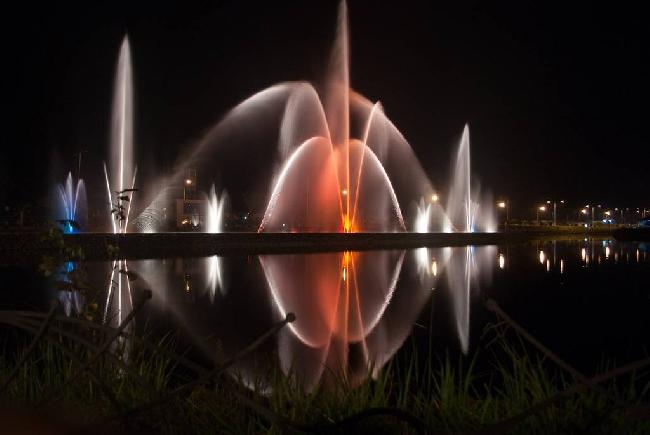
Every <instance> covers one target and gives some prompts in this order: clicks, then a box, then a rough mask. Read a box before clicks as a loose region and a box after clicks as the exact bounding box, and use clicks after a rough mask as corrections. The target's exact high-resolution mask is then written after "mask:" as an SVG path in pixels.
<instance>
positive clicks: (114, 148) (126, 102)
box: [104, 36, 137, 234]
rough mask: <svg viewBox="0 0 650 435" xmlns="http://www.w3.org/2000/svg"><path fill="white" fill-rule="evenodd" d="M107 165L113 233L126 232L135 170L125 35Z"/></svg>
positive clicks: (116, 87) (105, 172)
mask: <svg viewBox="0 0 650 435" xmlns="http://www.w3.org/2000/svg"><path fill="white" fill-rule="evenodd" d="M109 165H110V166H109V167H108V168H107V166H106V163H104V175H105V177H106V188H107V191H108V204H109V210H110V214H111V221H112V228H113V233H116V234H117V233H126V231H127V226H128V223H129V213H130V211H131V202H132V200H133V189H134V187H135V177H136V172H137V168H136V167H135V166H134V164H133V84H132V72H131V50H130V47H129V39H128V37H126V36H125V37H124V40H123V41H122V45H121V47H120V54H119V58H118V62H117V70H116V73H115V89H114V93H113V114H112V120H111V142H110V155H109ZM124 203H127V205H126V206H124Z"/></svg>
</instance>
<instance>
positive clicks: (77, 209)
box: [55, 172, 87, 234]
mask: <svg viewBox="0 0 650 435" xmlns="http://www.w3.org/2000/svg"><path fill="white" fill-rule="evenodd" d="M56 191H57V197H56V199H57V204H56V212H55V213H56V214H55V219H56V222H57V223H58V224H59V225H60V226H61V229H62V230H63V232H64V233H65V234H72V233H76V232H78V231H79V230H80V228H81V226H82V225H83V224H84V223H85V222H86V220H87V219H86V214H87V200H86V187H85V185H84V182H83V180H81V179H80V180H77V184H76V186H75V185H74V182H73V180H72V173H70V172H68V177H67V178H66V181H65V183H63V184H59V185H58V186H57V189H56Z"/></svg>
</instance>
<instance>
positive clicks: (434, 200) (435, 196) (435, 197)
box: [431, 193, 439, 202]
mask: <svg viewBox="0 0 650 435" xmlns="http://www.w3.org/2000/svg"><path fill="white" fill-rule="evenodd" d="M438 199H439V198H438V194H437V193H434V194H433V195H431V201H432V202H438Z"/></svg>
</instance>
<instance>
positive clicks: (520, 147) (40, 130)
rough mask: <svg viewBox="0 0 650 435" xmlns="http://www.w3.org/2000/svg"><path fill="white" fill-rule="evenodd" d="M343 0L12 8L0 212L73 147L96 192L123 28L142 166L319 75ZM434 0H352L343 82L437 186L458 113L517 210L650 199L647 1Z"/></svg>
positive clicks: (50, 175)
mask: <svg viewBox="0 0 650 435" xmlns="http://www.w3.org/2000/svg"><path fill="white" fill-rule="evenodd" d="M134 3H135V4H134ZM337 3H338V2H336V1H295V2H284V1H268V2H258V1H228V2H224V1H221V2H219V1H209V2H193V3H192V2H182V4H181V2H178V3H177V4H169V3H162V2H156V3H151V4H147V3H143V2H116V1H112V2H91V1H89V2H85V3H81V4H76V5H75V4H73V3H72V2H47V3H44V4H43V5H40V6H39V5H37V4H34V3H29V2H22V3H21V4H20V5H19V6H18V9H13V10H9V9H7V10H5V11H4V13H3V23H2V26H0V28H1V30H0V32H2V39H1V40H2V55H3V68H2V73H1V74H2V81H1V83H2V95H3V100H4V101H3V107H4V110H3V111H4V122H3V123H2V125H3V134H2V135H1V136H0V137H1V139H0V140H1V141H2V149H3V153H2V159H1V167H0V186H1V188H0V201H2V202H1V204H3V205H4V204H11V205H20V204H25V203H35V202H39V201H44V197H46V195H47V192H48V188H47V187H48V185H49V183H51V180H52V179H54V178H60V177H61V176H62V175H61V174H62V173H63V172H64V171H66V172H67V171H68V170H72V169H74V168H75V167H76V166H75V165H76V163H75V162H76V160H75V158H74V156H73V155H74V153H76V152H78V151H79V150H80V149H83V150H86V151H87V154H85V155H84V162H83V167H82V176H83V177H85V178H86V179H87V181H88V188H89V191H90V193H91V195H90V196H91V197H92V196H93V192H99V193H101V194H103V188H104V187H103V184H99V183H101V178H100V177H99V175H100V174H101V161H102V160H104V159H105V156H106V153H107V144H108V128H109V118H110V106H111V95H112V87H113V83H112V82H113V75H114V70H115V62H116V59H117V54H118V49H119V45H120V43H121V39H122V37H123V36H124V33H125V32H128V34H129V38H130V41H131V49H132V59H133V68H134V87H135V112H136V119H135V144H136V147H137V149H138V151H137V152H138V160H139V162H140V163H141V164H143V165H145V164H146V165H148V166H150V167H156V168H162V169H165V168H169V167H170V166H171V165H172V164H173V163H174V161H175V159H176V158H177V156H178V155H179V151H180V150H181V149H184V148H187V147H188V146H189V145H190V144H192V143H193V142H194V141H196V140H198V139H199V138H200V137H201V135H202V134H203V133H204V132H205V131H206V130H207V129H209V127H210V126H212V125H213V124H214V123H216V122H217V121H218V120H219V119H220V117H221V116H222V115H223V114H225V113H226V111H227V110H228V109H229V108H231V107H232V106H234V105H236V104H237V103H238V102H240V101H241V100H243V99H244V98H246V97H248V96H250V95H251V94H253V93H254V92H257V91H259V90H261V89H263V88H265V87H267V86H269V85H272V84H274V83H277V82H281V81H287V80H302V79H304V80H309V81H314V82H317V83H318V81H319V80H321V79H322V77H323V75H324V71H325V68H326V65H327V62H328V59H329V53H330V47H331V43H332V40H333V36H334V32H335V24H336V14H337ZM430 3H434V2H425V1H421V2H413V1H407V0H403V1H400V2H377V1H359V0H351V1H349V19H350V29H351V33H350V36H351V41H350V43H351V83H352V86H353V87H354V88H355V89H356V90H358V91H359V92H361V93H362V94H364V95H366V96H367V97H368V98H370V99H371V100H380V101H381V102H382V103H383V105H384V108H385V111H386V113H387V114H388V116H389V117H390V118H391V119H392V121H393V122H394V123H395V125H396V126H398V128H399V129H400V130H401V131H402V133H403V134H404V135H405V137H406V138H407V139H408V140H409V142H410V143H411V145H412V147H413V148H414V150H415V152H416V154H417V155H418V157H419V159H420V161H421V163H422V165H423V167H424V169H425V171H426V172H427V173H428V174H429V176H430V178H431V179H432V181H433V183H434V185H439V186H440V185H444V184H446V180H447V177H448V174H449V168H450V158H451V153H452V152H453V150H454V148H455V147H456V144H457V142H458V140H459V138H460V135H461V132H462V128H463V125H464V123H465V122H469V124H470V128H471V139H472V157H473V161H472V165H473V173H474V174H475V175H476V176H477V177H478V178H479V179H480V180H481V184H482V186H483V187H484V188H485V189H487V190H489V191H491V192H492V193H493V194H494V195H495V196H496V197H504V198H508V199H509V200H510V202H511V204H513V206H512V207H513V209H514V210H515V211H516V210H521V213H523V210H528V209H532V207H534V205H535V204H536V203H538V202H539V201H542V200H545V199H557V200H559V199H565V200H567V201H568V202H569V203H570V204H574V205H575V207H578V206H581V205H584V203H586V202H602V203H603V204H606V205H607V206H610V207H615V206H618V207H620V206H624V207H625V206H628V207H637V206H641V207H643V206H648V207H650V189H649V188H648V180H649V179H648V172H647V170H648V167H649V163H648V162H649V161H650V160H649V158H648V156H649V155H650V153H648V152H647V150H648V143H649V142H648V140H649V139H650V137H649V133H648V127H647V122H646V119H647V116H648V109H647V104H648V101H649V100H648V97H649V96H650V95H649V94H650V92H648V91H649V86H650V85H649V84H648V82H649V79H650V74H649V68H648V62H647V58H648V54H649V51H648V45H647V43H648V39H649V38H648V26H647V16H646V15H645V14H644V13H642V11H641V10H640V9H639V10H635V8H634V7H633V6H619V5H618V4H615V3H611V2H610V3H607V4H605V5H603V6H601V5H595V2H594V4H590V3H584V4H582V5H578V4H571V5H569V4H568V3H569V2H564V3H559V4H557V5H553V4H550V3H548V2H540V4H538V5H535V6H533V5H522V4H520V3H521V2H511V3H509V2H498V4H494V3H495V2H475V3H466V4H464V5H463V7H459V6H458V5H454V6H453V7H452V6H450V5H448V3H456V2H439V6H432V5H431V4H430ZM142 162H145V163H142ZM231 194H234V195H236V194H237V192H231Z"/></svg>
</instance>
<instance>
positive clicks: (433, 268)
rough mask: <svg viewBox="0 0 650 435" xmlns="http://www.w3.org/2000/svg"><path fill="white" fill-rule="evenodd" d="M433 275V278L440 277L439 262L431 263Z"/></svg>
mask: <svg viewBox="0 0 650 435" xmlns="http://www.w3.org/2000/svg"><path fill="white" fill-rule="evenodd" d="M431 274H432V275H433V276H438V262H437V261H436V260H433V262H431Z"/></svg>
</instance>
